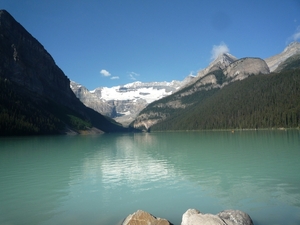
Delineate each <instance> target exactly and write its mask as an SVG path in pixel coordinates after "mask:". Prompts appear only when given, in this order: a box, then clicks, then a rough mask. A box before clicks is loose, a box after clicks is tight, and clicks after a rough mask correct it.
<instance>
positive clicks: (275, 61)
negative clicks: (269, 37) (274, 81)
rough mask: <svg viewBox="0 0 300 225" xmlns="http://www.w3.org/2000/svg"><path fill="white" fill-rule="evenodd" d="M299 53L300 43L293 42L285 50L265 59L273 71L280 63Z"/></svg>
mask: <svg viewBox="0 0 300 225" xmlns="http://www.w3.org/2000/svg"><path fill="white" fill-rule="evenodd" d="M299 53H300V43H299V42H292V43H290V44H289V45H288V46H287V47H286V48H285V49H284V51H283V52H281V53H279V54H277V55H274V56H272V57H269V58H267V59H265V61H266V63H267V64H268V66H269V68H270V71H271V72H273V71H275V70H276V69H277V67H278V66H279V64H281V63H282V62H284V61H285V60H287V59H288V58H289V57H291V56H293V55H295V54H299Z"/></svg>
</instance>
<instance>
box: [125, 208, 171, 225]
mask: <svg viewBox="0 0 300 225" xmlns="http://www.w3.org/2000/svg"><path fill="white" fill-rule="evenodd" d="M122 225H171V223H170V222H169V221H168V220H166V219H161V218H156V217H155V216H152V215H151V214H150V213H147V212H145V211H142V210H138V211H136V212H135V213H133V214H131V215H129V216H128V217H127V218H126V219H125V220H124V221H123V223H122Z"/></svg>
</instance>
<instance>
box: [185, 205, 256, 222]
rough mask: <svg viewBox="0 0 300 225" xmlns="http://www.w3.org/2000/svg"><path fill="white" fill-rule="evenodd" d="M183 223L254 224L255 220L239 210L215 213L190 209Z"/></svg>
mask: <svg viewBox="0 0 300 225" xmlns="http://www.w3.org/2000/svg"><path fill="white" fill-rule="evenodd" d="M181 225H253V222H252V220H251V218H250V216H249V215H248V214H246V213H244V212H242V211H239V210H225V211H222V212H220V213H218V214H217V215H213V214H204V213H201V212H200V211H198V210H196V209H188V210H187V211H186V212H185V213H184V214H183V216H182V222H181Z"/></svg>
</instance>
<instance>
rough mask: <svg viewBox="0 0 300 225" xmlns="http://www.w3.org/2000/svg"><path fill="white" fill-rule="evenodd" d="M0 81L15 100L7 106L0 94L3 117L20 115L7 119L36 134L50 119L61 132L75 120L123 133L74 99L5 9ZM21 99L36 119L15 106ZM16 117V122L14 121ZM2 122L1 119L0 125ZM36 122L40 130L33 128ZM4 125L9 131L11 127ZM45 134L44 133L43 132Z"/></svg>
mask: <svg viewBox="0 0 300 225" xmlns="http://www.w3.org/2000/svg"><path fill="white" fill-rule="evenodd" d="M0 81H1V86H2V87H8V86H9V88H10V90H9V92H10V93H9V95H10V96H13V97H14V99H15V101H14V102H10V103H9V102H7V101H8V100H7V96H6V95H7V94H8V93H7V91H6V92H3V93H1V96H0V97H1V99H3V101H5V102H0V105H1V104H3V109H5V110H2V111H0V114H1V113H2V114H3V115H2V118H5V116H7V115H8V116H10V114H11V113H10V112H11V111H10V110H15V111H16V110H17V111H18V112H20V113H23V114H20V115H19V116H18V115H14V116H15V118H11V116H10V117H9V118H10V122H11V123H17V125H19V124H20V123H21V122H22V124H23V125H24V126H27V127H34V130H35V131H36V132H37V133H36V134H38V132H39V131H38V130H40V129H42V128H41V127H42V126H43V125H44V123H45V124H46V123H47V124H48V125H49V121H50V118H51V121H55V124H60V125H59V126H60V128H61V129H64V128H62V127H61V126H68V127H69V128H70V129H72V126H74V125H75V126H76V125H78V121H82V122H83V121H85V122H84V123H85V124H91V125H92V126H96V127H97V128H98V129H100V130H102V131H107V132H108V131H114V130H118V131H120V130H123V128H122V127H121V126H119V125H117V124H116V123H115V122H114V121H112V120H107V119H106V118H105V117H104V116H102V115H100V114H99V113H96V112H95V111H93V110H91V109H89V108H87V107H86V106H84V105H83V104H82V103H81V102H80V101H79V100H78V99H77V98H76V96H75V95H74V93H73V91H72V90H71V88H70V80H69V79H68V78H67V77H66V76H65V74H64V73H63V71H62V70H61V69H60V68H59V67H58V66H57V65H56V64H55V62H54V60H53V58H52V57H51V55H50V54H49V53H48V52H47V51H46V50H45V48H44V47H43V46H42V45H41V44H40V43H39V42H38V41H37V40H36V39H35V38H34V37H33V36H32V35H31V34H30V33H29V32H27V31H26V30H25V29H24V27H22V26H21V25H20V24H19V23H18V22H17V21H16V20H15V19H14V18H13V17H12V16H11V15H10V14H9V13H8V12H7V11H5V10H0ZM21 99H22V101H26V104H28V105H30V106H31V108H32V109H34V110H35V112H31V114H36V116H34V117H32V115H30V114H29V113H28V112H27V111H26V106H24V105H22V106H20V104H18V101H21ZM54 106H55V107H54ZM45 107H46V108H47V109H45ZM0 108H1V107H0ZM49 110H51V112H50V111H49ZM16 118H18V121H19V122H16V121H17V120H16ZM38 118H39V119H38ZM37 120H38V121H37ZM5 121H6V119H3V121H0V122H4V123H6V122H5ZM41 121H42V122H41ZM47 121H48V122H47ZM37 123H39V125H40V127H39V128H38V127H36V126H37ZM6 126H7V127H8V128H9V127H10V124H6ZM51 126H52V127H51ZM51 126H50V125H49V127H50V128H51V129H52V130H56V128H54V126H55V125H54V124H52V125H51ZM50 128H49V129H50ZM56 131H57V130H56ZM47 132H48V131H47V130H44V133H47ZM53 132H54V131H53ZM20 134H21V133H20Z"/></svg>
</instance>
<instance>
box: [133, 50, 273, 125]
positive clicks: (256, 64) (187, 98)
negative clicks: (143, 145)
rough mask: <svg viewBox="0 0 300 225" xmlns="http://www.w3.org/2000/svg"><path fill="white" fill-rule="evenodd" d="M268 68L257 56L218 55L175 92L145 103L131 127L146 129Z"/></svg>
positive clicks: (264, 71) (266, 71) (262, 72)
mask: <svg viewBox="0 0 300 225" xmlns="http://www.w3.org/2000/svg"><path fill="white" fill-rule="evenodd" d="M268 73H269V68H268V66H267V64H266V63H265V61H264V60H262V59H259V58H250V57H248V58H242V59H236V58H235V57H234V56H232V55H229V54H227V53H225V54H221V55H219V57H218V58H217V59H215V60H214V61H213V62H212V63H211V64H210V65H209V66H208V67H207V68H206V69H204V70H202V71H200V72H199V73H198V75H197V77H195V78H194V79H193V81H192V82H190V83H189V84H187V85H186V86H184V87H183V88H182V89H180V90H179V91H177V92H176V93H174V94H172V95H170V96H168V97H165V98H162V99H160V100H158V101H155V102H153V103H151V104H149V105H148V106H147V107H146V108H145V109H144V110H142V111H141V112H140V114H139V115H138V116H137V118H136V119H135V120H134V122H133V123H132V124H131V126H133V127H135V128H138V129H142V130H149V129H150V128H151V127H152V126H154V125H155V124H157V123H161V122H162V121H165V120H167V119H168V118H169V117H176V116H178V115H181V114H182V113H186V112H187V110H189V108H191V107H193V106H194V105H196V104H199V103H201V102H203V101H204V100H205V99H207V98H209V97H210V96H212V95H214V94H215V93H216V92H218V91H219V90H220V89H222V88H224V87H225V86H227V85H229V84H231V83H233V82H235V81H239V80H243V79H245V78H247V77H249V76H252V75H258V74H268Z"/></svg>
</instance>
